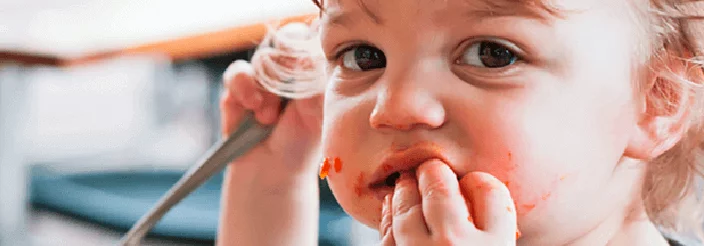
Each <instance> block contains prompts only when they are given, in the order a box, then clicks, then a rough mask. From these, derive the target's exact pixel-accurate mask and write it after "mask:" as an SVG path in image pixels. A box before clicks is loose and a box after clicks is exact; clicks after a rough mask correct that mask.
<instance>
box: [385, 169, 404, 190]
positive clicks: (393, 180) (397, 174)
mask: <svg viewBox="0 0 704 246" xmlns="http://www.w3.org/2000/svg"><path fill="white" fill-rule="evenodd" d="M400 177H401V173H400V172H395V173H392V174H391V175H389V176H388V177H386V179H385V180H384V184H385V185H386V186H388V187H392V188H393V187H394V186H396V180H398V178H400Z"/></svg>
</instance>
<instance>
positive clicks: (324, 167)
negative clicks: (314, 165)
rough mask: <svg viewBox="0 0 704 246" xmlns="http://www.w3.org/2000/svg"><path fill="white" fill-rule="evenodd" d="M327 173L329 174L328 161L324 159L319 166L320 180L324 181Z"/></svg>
mask: <svg viewBox="0 0 704 246" xmlns="http://www.w3.org/2000/svg"><path fill="white" fill-rule="evenodd" d="M328 172H330V159H329V158H325V161H323V165H320V179H325V177H327V176H328Z"/></svg>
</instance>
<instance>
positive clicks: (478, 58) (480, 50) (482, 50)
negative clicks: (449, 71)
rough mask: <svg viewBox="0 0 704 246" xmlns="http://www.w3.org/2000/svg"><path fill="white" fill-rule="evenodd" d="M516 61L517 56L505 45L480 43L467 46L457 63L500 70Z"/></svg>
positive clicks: (489, 42)
mask: <svg viewBox="0 0 704 246" xmlns="http://www.w3.org/2000/svg"><path fill="white" fill-rule="evenodd" d="M517 59H518V56H516V54H514V52H513V51H511V49H509V48H507V47H506V46H505V45H503V44H499V43H497V42H491V41H481V42H476V43H473V44H472V45H471V46H469V48H468V49H467V51H465V53H464V54H462V57H461V58H460V59H459V61H458V62H461V63H463V64H467V65H471V66H476V67H486V68H501V67H505V66H510V65H512V64H513V63H515V62H516V60H517Z"/></svg>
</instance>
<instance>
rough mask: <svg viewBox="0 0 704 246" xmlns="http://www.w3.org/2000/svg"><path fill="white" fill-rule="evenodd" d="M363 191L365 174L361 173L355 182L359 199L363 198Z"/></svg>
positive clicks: (355, 191)
mask: <svg viewBox="0 0 704 246" xmlns="http://www.w3.org/2000/svg"><path fill="white" fill-rule="evenodd" d="M362 191H364V173H359V175H357V180H355V182H354V193H355V194H356V195H357V197H361V196H362Z"/></svg>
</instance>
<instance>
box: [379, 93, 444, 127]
mask: <svg viewBox="0 0 704 246" xmlns="http://www.w3.org/2000/svg"><path fill="white" fill-rule="evenodd" d="M445 118H446V117H445V108H444V107H443V105H442V103H441V101H440V100H439V98H438V97H437V96H436V95H434V94H433V93H432V92H431V91H430V90H428V88H423V86H422V84H414V83H407V84H404V83H396V84H392V85H389V86H388V87H386V88H385V89H384V90H381V91H380V92H379V93H378V95H377V100H376V104H375V106H374V109H373V111H372V113H371V115H370V117H369V123H370V125H371V127H372V128H374V129H395V130H402V131H407V130H412V129H414V128H426V129H434V128H438V127H440V126H442V125H443V124H444V122H445Z"/></svg>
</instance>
